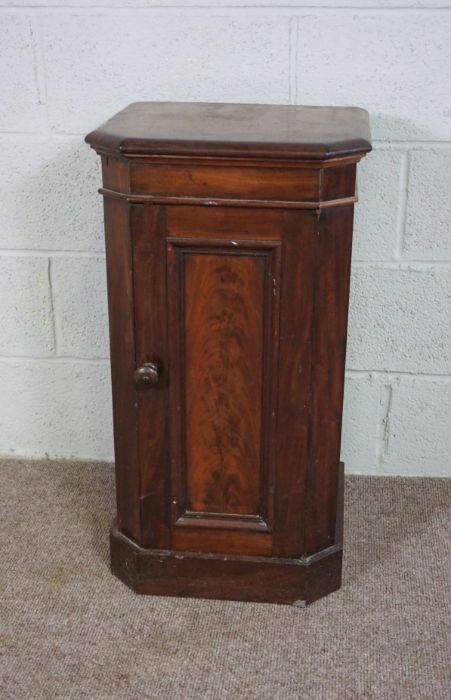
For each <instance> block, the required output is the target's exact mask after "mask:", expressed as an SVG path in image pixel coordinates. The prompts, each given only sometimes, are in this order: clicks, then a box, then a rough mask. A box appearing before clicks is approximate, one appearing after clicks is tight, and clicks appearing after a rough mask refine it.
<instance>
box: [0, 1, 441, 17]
mask: <svg viewBox="0 0 451 700" xmlns="http://www.w3.org/2000/svg"><path fill="white" fill-rule="evenodd" d="M192 10H196V11H198V12H199V13H205V12H210V13H215V14H218V13H221V12H232V11H233V12H237V11H238V12H240V14H255V13H257V12H264V13H266V14H277V13H279V14H281V15H287V14H292V15H298V16H302V15H303V16H312V15H315V14H322V15H336V14H362V15H379V14H383V15H389V14H392V15H404V14H406V13H409V14H412V15H415V14H419V15H422V14H425V13H427V12H430V13H431V14H447V13H449V12H450V10H451V7H447V6H441V5H434V6H432V7H431V6H422V7H418V6H416V5H397V6H392V7H387V6H381V5H377V4H374V5H371V6H362V5H332V4H331V5H302V4H300V5H283V4H281V5H274V4H272V3H267V4H260V5H246V4H245V3H243V4H241V5H233V4H224V5H215V4H213V3H198V4H192V5H177V4H174V5H169V6H168V5H158V4H156V5H149V6H143V5H140V4H137V5H126V6H123V7H117V6H109V5H106V4H104V5H95V4H93V5H90V6H86V5H84V6H83V5H71V4H67V5H61V4H58V5H57V4H53V5H52V4H51V5H5V6H1V7H0V13H1V14H31V13H33V14H45V13H47V14H68V13H70V14H74V13H79V14H83V15H95V14H111V15H114V14H116V15H121V14H127V13H130V12H133V13H134V15H135V16H136V14H137V13H139V14H148V13H152V12H154V13H161V14H163V13H167V14H169V13H171V12H172V13H173V12H184V13H188V12H190V11H192Z"/></svg>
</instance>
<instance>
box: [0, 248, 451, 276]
mask: <svg viewBox="0 0 451 700" xmlns="http://www.w3.org/2000/svg"><path fill="white" fill-rule="evenodd" d="M0 257H4V258H80V259H87V260H105V252H104V251H95V250H93V251H90V250H64V249H56V250H51V249H48V248H42V249H39V248H36V249H34V248H0ZM352 267H353V268H354V269H355V268H359V269H365V268H371V269H374V270H393V271H395V272H396V271H398V272H433V271H434V270H445V271H448V270H450V271H451V258H450V259H449V260H407V259H402V260H353V261H352Z"/></svg>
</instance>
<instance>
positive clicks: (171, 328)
mask: <svg viewBox="0 0 451 700" xmlns="http://www.w3.org/2000/svg"><path fill="white" fill-rule="evenodd" d="M131 209H132V230H133V237H134V252H135V255H134V271H133V274H134V309H135V310H134V319H135V334H136V366H137V367H139V366H141V365H143V364H145V363H148V362H156V364H158V365H159V366H160V369H161V374H160V379H159V382H158V384H157V386H156V387H154V388H149V389H137V390H136V397H137V405H138V425H137V434H138V442H139V461H140V494H141V496H140V504H141V511H140V513H141V515H140V517H141V532H142V537H141V542H140V544H141V545H142V546H143V547H151V548H156V549H171V548H172V549H178V550H190V551H200V552H223V553H225V554H227V553H230V554H233V553H241V554H252V555H271V554H272V555H276V556H298V555H299V554H301V553H302V550H303V541H302V538H303V528H302V522H303V518H304V510H305V508H304V499H305V465H306V464H307V461H308V449H309V447H308V422H309V402H310V370H311V367H310V364H311V332H312V309H311V295H312V286H313V269H314V263H313V250H314V247H315V241H316V218H315V214H314V213H313V212H308V213H307V212H306V213H303V212H294V211H293V212H284V213H282V212H278V211H277V212H276V213H274V214H271V216H269V217H268V219H267V220H265V216H266V212H265V211H262V210H259V209H255V210H237V211H235V210H234V211H233V212H232V214H231V216H230V218H229V212H230V209H226V208H220V207H218V208H214V209H213V208H209V207H197V206H190V207H188V206H184V207H180V208H178V207H176V206H172V207H171V206H169V207H163V206H161V207H156V206H155V205H152V206H149V205H145V206H142V205H141V206H139V205H133V206H132V208H131ZM182 210H183V211H182ZM182 214H183V215H182ZM232 223H233V225H232ZM197 230H198V231H199V232H200V233H199V235H196V231H197ZM221 232H222V237H221ZM252 232H254V236H253V237H252ZM224 233H227V237H226V236H224ZM171 234H172V235H171ZM173 234H176V235H173ZM270 235H271V236H272V237H270ZM282 269H283V273H282V272H281V270H282ZM293 298H297V299H298V302H297V303H296V304H295V305H293V304H292V303H291V300H292V299H293ZM276 428H277V430H276Z"/></svg>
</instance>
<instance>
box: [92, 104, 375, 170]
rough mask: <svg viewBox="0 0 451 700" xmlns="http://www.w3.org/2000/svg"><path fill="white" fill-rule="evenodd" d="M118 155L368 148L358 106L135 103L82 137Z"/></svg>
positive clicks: (260, 154) (324, 153)
mask: <svg viewBox="0 0 451 700" xmlns="http://www.w3.org/2000/svg"><path fill="white" fill-rule="evenodd" d="M85 140H86V142H87V143H89V144H90V145H91V146H92V147H93V148H95V149H96V150H98V151H110V152H117V153H118V154H121V155H123V156H130V157H133V156H143V155H172V156H218V157H221V156H225V157H227V156H230V157H241V158H246V157H249V158H268V157H276V158H287V159H290V158H291V159H293V158H296V159H302V158H305V159H321V160H324V159H328V158H340V157H345V156H353V155H358V154H362V155H363V154H364V153H366V152H368V151H370V150H371V142H370V129H369V119H368V113H367V112H366V110H364V109H360V108H358V107H297V106H293V105H281V106H279V105H259V104H221V103H217V104H214V103H205V102H192V103H191V102H135V103H133V104H131V105H129V106H128V107H126V109H123V110H122V111H121V112H118V114H116V115H115V116H114V117H112V118H111V119H110V120H109V121H107V122H105V124H103V125H102V126H100V127H99V128H98V129H96V130H95V131H92V132H91V133H90V134H88V135H87V136H86V139H85Z"/></svg>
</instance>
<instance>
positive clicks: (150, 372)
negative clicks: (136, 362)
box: [133, 362, 161, 388]
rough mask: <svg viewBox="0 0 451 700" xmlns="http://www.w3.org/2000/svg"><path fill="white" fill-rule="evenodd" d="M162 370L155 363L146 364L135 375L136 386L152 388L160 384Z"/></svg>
mask: <svg viewBox="0 0 451 700" xmlns="http://www.w3.org/2000/svg"><path fill="white" fill-rule="evenodd" d="M160 372H161V370H160V368H159V367H158V365H156V364H155V363H154V362H146V363H145V364H144V365H143V366H142V367H138V369H137V370H135V372H134V373H133V379H134V380H135V384H136V385H137V386H140V387H143V388H145V387H149V388H150V387H151V386H155V385H156V384H158V380H159V378H160Z"/></svg>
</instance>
